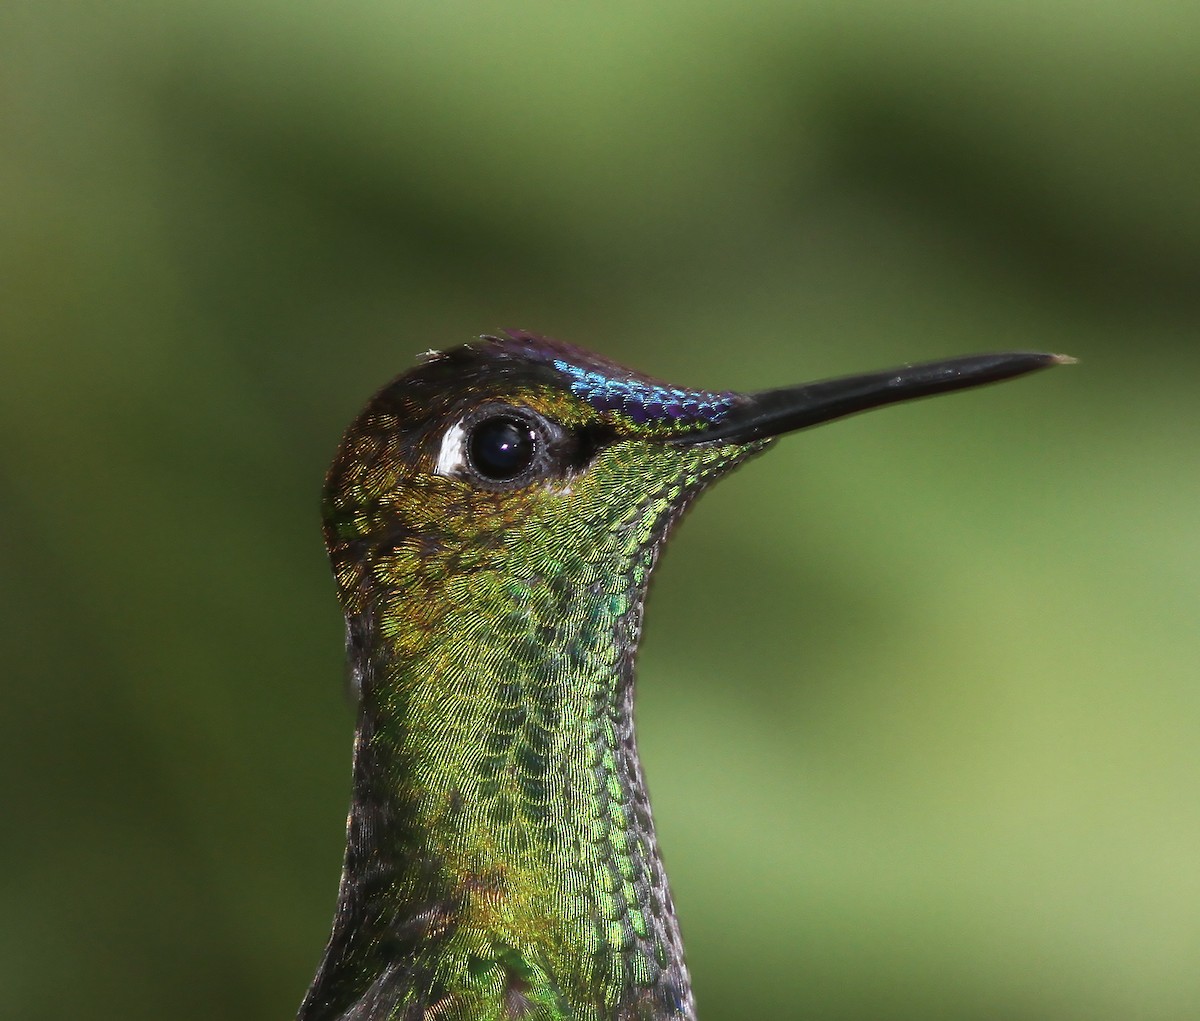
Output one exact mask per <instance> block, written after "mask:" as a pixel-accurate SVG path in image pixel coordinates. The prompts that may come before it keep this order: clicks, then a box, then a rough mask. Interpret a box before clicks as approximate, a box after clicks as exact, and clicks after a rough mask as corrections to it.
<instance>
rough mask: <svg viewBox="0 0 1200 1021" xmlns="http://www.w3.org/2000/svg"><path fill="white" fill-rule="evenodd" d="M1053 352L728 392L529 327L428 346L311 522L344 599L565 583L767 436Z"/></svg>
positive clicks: (663, 519) (945, 387) (639, 547)
mask: <svg viewBox="0 0 1200 1021" xmlns="http://www.w3.org/2000/svg"><path fill="white" fill-rule="evenodd" d="M1064 360H1066V359H1064V358H1063V357H1062V356H1058V355H1046V354H1034V353H1019V354H1002V355H980V356H973V357H969V358H961V359H953V360H950V361H945V362H937V363H930V364H927V365H918V366H906V367H903V368H900V369H896V370H891V371H888V372H881V373H873V374H869V375H863V376H852V377H845V378H842V379H835V380H828V381H823V382H819V383H812V384H804V385H801V386H792V387H784V388H780V389H776V390H767V391H761V392H758V393H752V394H739V393H731V392H719V393H717V392H711V391H705V390H693V389H685V388H681V387H677V386H672V385H671V384H668V383H664V382H662V381H659V380H656V379H653V378H651V377H648V376H645V375H642V374H640V373H637V372H634V371H632V370H630V369H626V368H624V367H622V366H620V365H618V364H616V363H614V362H611V361H608V360H607V359H604V358H601V357H599V356H597V355H593V354H590V353H588V352H585V351H583V350H580V349H578V348H575V347H572V346H570V345H568V344H564V343H562V342H560V341H556V340H552V339H549V338H544V337H538V336H535V335H532V334H527V333H509V334H507V335H505V336H503V337H483V338H481V339H480V341H479V342H477V343H473V344H468V345H464V346H461V347H458V348H454V349H452V350H449V351H446V352H444V353H436V352H434V353H430V354H428V355H426V356H425V358H424V360H423V362H422V363H421V364H420V365H418V366H417V367H416V368H415V369H413V370H411V371H410V372H408V373H406V374H404V375H402V376H400V377H398V378H397V379H395V380H393V381H392V382H391V383H389V384H388V385H387V386H386V387H384V388H383V389H382V390H381V391H380V392H379V393H377V394H376V395H375V397H374V398H373V399H372V400H371V401H370V403H369V404H368V405H367V407H366V408H365V409H364V410H363V412H362V413H361V414H360V415H359V417H358V418H357V419H356V420H355V421H354V423H353V424H352V425H351V426H350V428H349V430H348V431H347V433H346V435H345V437H344V439H343V441H342V445H341V447H340V449H339V451H338V455H337V457H336V459H335V461H334V463H333V465H332V467H331V469H330V472H329V475H328V478H327V482H326V491H325V501H324V518H325V534H326V542H327V545H328V548H329V552H330V556H331V558H332V561H333V566H334V571H335V575H336V577H337V580H338V584H339V588H340V591H341V594H342V598H343V601H344V602H345V603H347V607H348V608H350V607H352V606H354V605H355V604H357V603H358V602H359V601H360V600H361V599H363V598H365V597H366V595H367V593H368V592H370V591H373V590H374V591H377V590H378V588H379V587H380V586H382V587H384V588H385V589H388V590H391V591H393V592H396V591H400V590H404V589H408V588H411V587H414V586H415V587H416V589H417V590H418V594H419V592H420V590H422V589H426V588H427V587H429V586H436V587H438V588H441V589H443V590H444V589H445V587H446V586H447V585H448V584H451V583H454V582H457V583H459V584H460V585H466V584H467V583H468V579H469V578H470V577H471V576H472V575H475V574H477V573H479V572H481V571H483V572H486V571H502V572H503V573H504V575H505V576H506V577H509V578H520V579H526V580H528V579H543V580H545V579H551V578H559V577H564V576H565V575H566V574H567V573H570V574H572V575H573V576H574V580H575V583H576V584H578V583H579V582H580V580H581V578H580V576H579V573H578V571H571V572H568V571H566V568H568V567H576V568H578V567H580V566H586V564H591V565H593V566H594V568H595V569H596V571H597V572H599V571H600V570H602V569H607V570H612V569H613V568H614V567H615V566H618V565H616V564H614V563H612V562H611V561H612V558H614V557H615V558H616V559H617V560H619V561H624V563H623V564H622V565H621V566H624V567H628V566H629V565H630V563H632V561H633V560H636V559H637V554H638V552H639V551H649V553H650V561H651V562H652V559H653V553H654V551H656V550H657V548H658V546H660V545H661V543H662V541H663V539H664V538H665V537H666V534H667V532H668V531H669V529H670V527H671V525H672V524H673V523H674V522H675V521H676V520H677V519H678V518H679V516H680V514H681V513H682V512H683V510H685V509H686V508H687V506H688V505H689V504H690V503H691V501H692V500H693V499H694V497H695V496H696V495H698V494H699V493H700V492H701V491H703V489H704V488H705V487H706V486H707V485H709V484H710V483H711V482H713V481H714V480H715V479H717V478H719V477H720V476H721V475H723V474H725V473H726V472H728V471H729V470H730V469H732V468H733V467H735V466H736V465H738V464H740V463H741V462H742V461H743V460H745V459H746V458H747V457H749V456H751V455H753V454H755V453H758V452H759V451H761V450H763V449H764V448H765V447H766V446H768V445H769V444H770V442H771V441H772V440H773V439H774V438H775V437H777V436H778V435H780V434H782V433H785V432H790V431H793V430H796V429H799V428H803V427H806V426H809V425H815V424H818V423H820V422H824V421H828V420H830V419H833V418H838V417H841V416H843V415H847V414H851V413H853V412H856V411H861V410H865V409H867V408H871V407H876V406H879V405H882V404H887V403H893V402H895V401H900V400H907V399H911V398H913V397H920V396H926V395H929V394H934V393H941V392H946V391H949V390H954V389H961V388H964V387H969V386H974V385H978V384H980V383H985V382H991V381H994V380H998V379H1004V378H1007V377H1010V376H1015V375H1020V374H1023V373H1026V372H1030V371H1033V370H1035V369H1039V368H1043V367H1045V366H1048V365H1052V364H1055V363H1058V362H1061V361H1064ZM581 558H582V559H583V561H585V563H584V564H583V565H581V564H580V563H579V561H580V559H581ZM568 562H570V563H568ZM649 566H650V563H647V564H646V569H647V570H648V569H649ZM588 574H589V571H588V570H584V571H583V575H582V577H583V579H586V577H587V576H588Z"/></svg>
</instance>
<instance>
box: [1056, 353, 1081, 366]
mask: <svg viewBox="0 0 1200 1021" xmlns="http://www.w3.org/2000/svg"><path fill="white" fill-rule="evenodd" d="M1050 364H1051V365H1078V364H1079V359H1078V358H1074V357H1072V356H1071V355H1051V356H1050Z"/></svg>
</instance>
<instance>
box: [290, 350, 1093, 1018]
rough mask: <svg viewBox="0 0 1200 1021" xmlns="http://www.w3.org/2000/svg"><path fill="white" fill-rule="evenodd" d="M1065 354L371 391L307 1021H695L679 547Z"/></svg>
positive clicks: (435, 362)
mask: <svg viewBox="0 0 1200 1021" xmlns="http://www.w3.org/2000/svg"><path fill="white" fill-rule="evenodd" d="M1068 361H1071V359H1069V358H1067V357H1066V356H1062V355H1054V354H1040V353H1033V352H1013V353H1003V354H986V355H975V356H968V357H960V358H952V359H949V360H945V361H937V362H929V363H925V364H918V365H905V366H902V367H900V368H896V369H891V370H888V371H885V372H874V373H869V374H865V375H854V376H847V377H843V378H837V379H831V380H823V381H820V382H815V383H806V384H802V385H799V386H787V387H782V388H778V389H769V390H763V391H759V392H754V393H735V392H729V391H721V392H714V391H707V390H695V389H687V388H683V387H678V386H672V385H671V384H669V383H664V382H661V381H659V380H656V379H653V378H651V377H649V376H645V375H642V374H641V373H638V372H634V371H632V370H630V369H627V368H624V367H622V366H620V365H618V364H616V363H615V362H612V361H609V360H608V359H606V358H603V357H600V356H597V355H594V354H590V353H588V352H586V351H583V350H581V349H579V348H576V347H573V346H570V345H568V344H565V343H562V342H560V341H556V340H552V339H549V338H546V337H540V336H536V335H534V334H529V333H524V332H511V333H507V334H505V335H503V336H498V337H483V338H480V339H479V340H478V341H476V342H473V343H470V344H466V345H464V346H460V347H456V348H453V349H451V350H447V351H445V352H442V353H437V352H430V353H429V354H427V355H426V356H424V358H423V360H422V362H421V363H420V364H419V365H418V366H417V367H416V368H414V369H412V370H411V371H409V372H407V373H406V374H404V375H401V376H399V377H398V378H397V379H395V380H393V381H392V382H391V383H389V384H388V385H387V386H385V387H384V388H383V389H382V390H380V391H379V392H378V393H377V394H376V395H375V396H374V397H373V398H372V399H371V401H370V402H369V403H368V404H367V406H366V408H365V409H364V410H363V411H362V412H361V414H360V415H359V416H358V418H357V419H356V420H355V421H354V422H353V423H352V424H351V426H350V428H349V429H348V431H347V432H346V434H345V436H344V438H343V440H342V442H341V445H340V447H339V449H338V451H337V455H336V457H335V459H334V461H333V464H332V467H331V468H330V470H329V473H328V477H327V479H326V485H325V492H324V500H323V507H322V509H323V521H324V535H325V543H326V547H327V550H328V553H329V558H330V562H331V565H332V569H333V574H334V578H335V580H336V586H337V593H338V597H339V600H340V602H341V605H342V609H343V611H344V613H345V619H346V652H347V659H348V670H349V678H350V684H351V687H352V689H353V691H354V693H355V696H356V700H357V723H356V728H355V737H354V754H353V771H352V793H351V807H350V812H349V817H348V820H347V835H346V851H345V857H344V862H343V869H342V876H341V884H340V888H339V892H338V899H337V908H336V913H335V917H334V920H333V928H332V933H331V935H330V938H329V942H328V945H327V947H326V949H325V953H324V956H323V958H322V960H321V963H320V966H319V969H318V971H317V974H316V977H315V978H314V979H313V981H312V984H311V986H310V987H309V989H308V992H307V995H306V996H305V998H304V1002H303V1004H302V1005H301V1007H300V1011H299V1014H298V1021H523V1019H527V1021H692V1019H694V1018H695V1005H694V1000H693V995H692V989H691V982H690V979H689V976H688V970H687V967H686V965H685V964H684V954H683V944H682V941H681V939H680V932H679V924H678V921H677V919H676V914H675V908H674V905H673V903H672V899H671V893H670V890H669V888H668V884H667V875H666V872H665V871H664V869H663V864H662V858H661V856H660V854H659V848H658V841H657V839H656V837H655V831H654V823H653V819H652V816H651V811H650V801H649V797H648V794H647V789H646V781H645V778H644V775H643V771H642V765H641V762H640V760H639V758H638V751H637V743H636V740H635V737H634V722H633V699H634V661H635V654H636V651H637V647H638V639H639V637H640V635H641V631H642V615H643V606H644V602H645V598H646V589H647V584H648V582H649V580H650V576H651V573H652V572H653V570H654V567H655V564H656V562H657V560H658V557H659V554H660V553H661V552H662V549H663V546H664V544H665V543H666V541H667V539H668V536H669V535H670V534H671V532H672V529H673V528H674V526H675V525H676V524H677V523H678V521H679V520H680V518H681V516H682V515H683V514H684V512H685V511H686V510H687V509H688V508H689V506H691V504H692V502H693V501H694V500H695V499H696V497H698V496H699V495H700V494H701V493H702V492H704V490H705V489H707V488H708V487H709V486H710V485H712V484H713V483H714V482H715V481H716V480H718V479H720V478H721V477H722V476H724V475H726V474H727V473H729V472H730V471H732V470H733V469H734V468H736V467H738V466H739V465H741V464H742V463H743V462H745V461H746V460H747V459H749V458H751V457H753V456H755V455H757V454H760V453H762V452H763V451H764V450H766V449H767V448H768V447H769V446H771V445H772V444H773V443H774V442H775V441H776V439H777V438H778V437H779V436H781V435H783V434H784V433H789V432H793V431H795V430H798V429H803V428H807V427H808V426H813V425H817V424H819V423H822V422H827V421H829V420H831V419H836V418H841V417H843V416H845V415H850V414H853V413H855V412H859V411H865V410H867V409H869V408H875V407H879V406H881V405H885V404H892V403H895V402H897V401H905V400H910V399H912V398H916V397H925V396H929V395H932V394H941V393H947V392H949V391H953V390H959V389H963V388H966V387H973V386H978V385H980V384H983V383H990V382H994V381H997V380H1002V379H1007V378H1010V377H1014V376H1020V375H1024V374H1026V373H1029V372H1034V371H1036V370H1039V369H1043V368H1047V367H1049V366H1053V365H1056V364H1062V363H1064V362H1068Z"/></svg>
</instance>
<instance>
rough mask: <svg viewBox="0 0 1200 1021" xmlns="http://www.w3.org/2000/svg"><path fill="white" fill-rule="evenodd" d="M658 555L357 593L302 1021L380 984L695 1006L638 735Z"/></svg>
mask: <svg viewBox="0 0 1200 1021" xmlns="http://www.w3.org/2000/svg"><path fill="white" fill-rule="evenodd" d="M658 545H659V543H651V544H642V545H637V546H635V547H634V548H633V549H631V550H630V551H629V552H628V553H627V554H626V555H625V556H624V557H623V559H622V562H620V563H616V564H613V563H607V564H604V565H602V569H597V567H596V565H595V564H593V563H589V562H586V561H585V560H583V559H581V560H580V561H579V562H578V563H576V564H574V565H573V569H572V570H570V571H566V572H564V571H562V570H561V569H560V570H558V571H556V572H548V573H547V574H546V575H541V574H536V573H526V574H524V576H521V575H517V574H514V573H513V572H512V571H511V569H509V570H506V571H489V570H479V571H476V572H468V573H465V574H460V575H456V576H455V577H454V578H452V579H449V580H445V579H443V580H440V581H438V582H437V583H436V584H434V583H432V582H431V581H430V579H428V578H426V579H424V580H423V581H420V580H419V581H417V582H415V583H410V584H407V585H405V586H404V587H403V589H402V590H397V589H388V588H386V587H379V586H376V585H374V584H369V585H367V586H366V587H365V588H364V589H363V590H360V595H361V594H363V593H366V595H365V597H364V598H360V599H358V600H355V602H357V604H358V605H357V606H355V605H351V606H349V607H348V614H347V648H348V654H349V658H350V665H351V669H352V671H353V674H354V677H355V679H356V683H357V685H358V687H359V689H360V694H361V702H360V710H359V722H358V731H357V735H356V742H355V761H354V794H353V805H352V809H351V814H350V819H349V823H348V840H347V851H346V858H345V866H344V873H343V879H342V887H341V892H340V895H339V906H338V911H337V918H336V921H335V927H334V932H333V935H332V937H331V940H330V944H329V947H328V949H327V952H326V957H325V960H324V962H323V964H322V967H321V970H320V972H319V973H318V975H317V978H316V979H315V980H314V983H313V987H312V988H311V989H310V991H309V997H308V999H307V1000H306V1006H308V1005H309V1004H310V1003H311V1005H312V1009H311V1010H310V1012H309V1013H304V1012H302V1013H301V1019H303V1021H318V1019H325V1018H336V1017H340V1016H341V1013H340V1010H341V1009H344V1008H341V1007H339V1005H340V1004H352V1003H355V1002H359V1001H360V1000H361V999H362V998H363V996H364V994H367V993H369V992H370V991H372V990H376V991H377V995H378V996H380V997H382V998H384V999H385V1000H386V999H387V998H394V999H395V1002H397V1003H405V1004H408V1003H417V1002H419V1003H423V1004H425V1006H426V1007H427V1008H432V1007H434V1006H438V1005H439V1004H440V1005H442V1006H441V1009H442V1010H443V1011H445V1014H444V1016H446V1017H453V1018H458V1017H462V1018H464V1019H465V1018H470V1019H472V1021H474V1019H476V1018H479V1019H484V1018H488V1019H490V1018H495V1019H497V1021H500V1019H504V1018H525V1017H529V1018H545V1019H546V1021H550V1019H560V1018H561V1019H568V1018H569V1019H576V1018H577V1019H581V1021H583V1019H587V1021H609V1019H612V1018H626V1017H628V1018H631V1019H632V1018H653V1019H658V1018H672V1019H687V1018H691V1017H692V1016H693V1008H692V995H691V989H690V984H689V979H688V974H687V970H686V968H685V966H684V963H683V950H682V945H681V942H680V936H679V929H678V925H677V922H676V919H675V914H674V909H673V906H672V902H671V897H670V892H669V890H668V887H667V879H666V874H665V872H664V870H663V867H662V863H661V860H660V858H659V854H658V847H657V842H656V840H655V835H654V826H653V821H652V818H651V813H650V803H649V799H648V796H647V793H646V787H645V781H644V778H643V774H642V769H641V764H640V762H639V760H638V754H637V746H636V743H635V740H634V731H633V666H634V655H635V651H636V646H637V640H638V637H639V634H640V630H641V618H642V604H643V598H644V594H645V586H646V582H647V581H648V578H649V574H650V571H651V569H652V567H653V563H654V560H655V557H656V554H657V549H658ZM558 566H559V567H560V568H561V567H562V565H558ZM481 608H486V612H483V611H482V610H481ZM414 615H416V616H417V617H418V618H420V620H419V626H413V618H414ZM381 1002H382V1001H381ZM372 1016H373V1015H372ZM381 1016H386V1015H381ZM397 1016H399V1017H408V1016H409V1015H407V1014H403V1013H401V1014H398V1015H397ZM414 1016H420V1015H414ZM438 1016H443V1015H442V1014H438Z"/></svg>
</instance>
